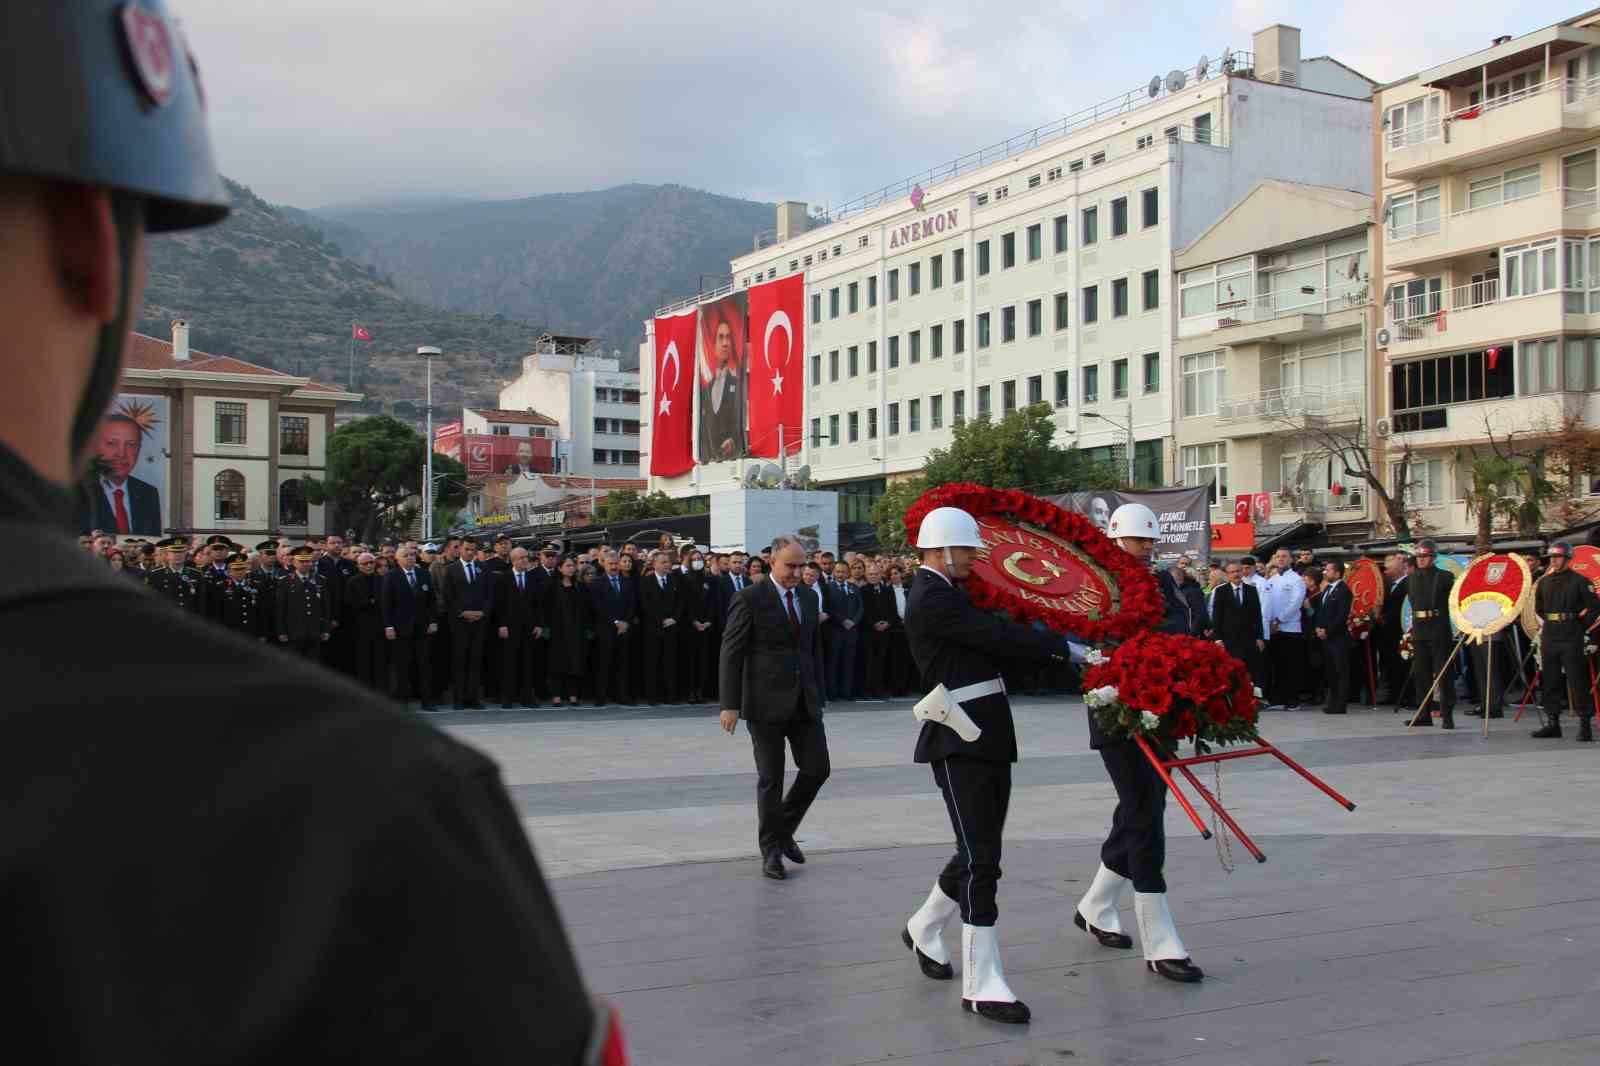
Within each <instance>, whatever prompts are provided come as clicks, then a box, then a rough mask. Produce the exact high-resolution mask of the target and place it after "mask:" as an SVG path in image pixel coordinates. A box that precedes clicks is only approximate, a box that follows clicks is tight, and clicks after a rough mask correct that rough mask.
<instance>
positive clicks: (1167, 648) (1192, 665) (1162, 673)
mask: <svg viewBox="0 0 1600 1066" xmlns="http://www.w3.org/2000/svg"><path fill="white" fill-rule="evenodd" d="M1108 685H1109V686H1111V688H1114V689H1115V690H1116V691H1115V693H1114V694H1112V693H1109V692H1108V693H1105V694H1104V696H1103V697H1101V698H1098V699H1097V698H1095V697H1096V692H1095V690H1097V689H1103V688H1104V686H1108ZM1083 690H1084V693H1085V694H1086V696H1087V697H1088V700H1087V702H1088V703H1089V704H1090V706H1091V707H1092V708H1093V709H1094V713H1095V716H1096V718H1097V719H1098V720H1099V722H1100V724H1101V726H1102V727H1103V728H1104V729H1105V730H1106V731H1107V732H1109V733H1111V734H1113V735H1133V734H1137V733H1143V734H1151V733H1156V734H1159V735H1161V736H1163V737H1170V738H1172V739H1174V740H1185V739H1187V738H1189V737H1196V738H1198V739H1199V740H1202V741H1212V742H1215V743H1219V744H1230V743H1236V742H1238V741H1242V740H1250V739H1253V738H1254V737H1255V735H1256V712H1257V709H1258V701H1257V699H1256V694H1255V685H1254V684H1253V683H1252V682H1251V680H1250V672H1249V670H1247V669H1246V668H1245V665H1244V663H1242V662H1240V661H1239V660H1238V659H1235V658H1234V657H1233V656H1231V655H1229V654H1228V653H1227V651H1226V650H1224V649H1223V648H1220V647H1218V646H1217V645H1216V644H1213V643H1212V642H1211V641H1208V640H1201V639H1199V638H1197V637H1186V636H1179V635H1177V634H1174V633H1141V634H1139V635H1138V636H1136V637H1134V638H1133V639H1132V640H1129V641H1127V642H1126V643H1124V644H1123V645H1122V646H1121V647H1119V648H1117V650H1116V651H1115V652H1113V653H1112V654H1111V656H1110V658H1109V659H1107V660H1106V661H1104V662H1102V663H1100V664H1098V665H1095V666H1091V667H1090V668H1089V669H1088V670H1087V671H1085V673H1084V675H1083ZM1141 712H1149V713H1150V714H1152V715H1155V716H1156V718H1157V719H1159V722H1157V723H1152V722H1151V721H1150V720H1149V719H1145V718H1144V717H1143V715H1142V714H1141Z"/></svg>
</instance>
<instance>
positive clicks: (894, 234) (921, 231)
mask: <svg viewBox="0 0 1600 1066" xmlns="http://www.w3.org/2000/svg"><path fill="white" fill-rule="evenodd" d="M959 210H960V208H956V207H952V208H950V209H949V210H947V211H941V212H939V213H938V214H937V215H930V216H928V217H927V218H921V219H918V220H917V221H915V222H912V223H909V224H907V225H904V226H900V227H898V228H896V229H892V230H890V231H889V247H890V248H901V247H904V246H905V245H908V244H915V243H917V242H918V241H920V240H922V239H923V238H924V237H934V236H938V235H939V234H941V233H945V232H948V231H951V230H954V229H955V228H956V227H957V226H959V225H960V216H959V215H958V214H957V212H958V211H959Z"/></svg>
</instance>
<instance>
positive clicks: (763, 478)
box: [756, 463, 783, 489]
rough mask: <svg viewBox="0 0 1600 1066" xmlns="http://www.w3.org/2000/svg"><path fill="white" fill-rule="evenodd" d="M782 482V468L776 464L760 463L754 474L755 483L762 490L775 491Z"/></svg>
mask: <svg viewBox="0 0 1600 1066" xmlns="http://www.w3.org/2000/svg"><path fill="white" fill-rule="evenodd" d="M782 481H783V467H781V466H779V465H778V464H777V463H762V464H761V466H760V467H759V468H758V470H757V473H756V482H757V484H759V485H760V486H761V487H762V488H764V489H775V488H777V487H778V485H779V484H780V483H781V482H782Z"/></svg>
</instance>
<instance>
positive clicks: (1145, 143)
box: [1133, 133, 1156, 152]
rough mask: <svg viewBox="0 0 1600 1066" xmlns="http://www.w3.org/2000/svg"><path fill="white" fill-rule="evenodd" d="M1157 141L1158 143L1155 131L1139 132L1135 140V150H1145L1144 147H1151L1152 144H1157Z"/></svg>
mask: <svg viewBox="0 0 1600 1066" xmlns="http://www.w3.org/2000/svg"><path fill="white" fill-rule="evenodd" d="M1155 143H1156V135H1155V134H1153V133H1141V134H1139V136H1138V138H1137V139H1135V140H1134V142H1133V148H1134V151H1136V152H1137V151H1143V150H1144V149H1146V148H1149V147H1150V146H1151V145H1152V144H1155Z"/></svg>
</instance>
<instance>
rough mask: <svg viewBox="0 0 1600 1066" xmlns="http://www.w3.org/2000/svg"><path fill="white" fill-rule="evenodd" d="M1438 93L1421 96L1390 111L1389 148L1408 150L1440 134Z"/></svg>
mask: <svg viewBox="0 0 1600 1066" xmlns="http://www.w3.org/2000/svg"><path fill="white" fill-rule="evenodd" d="M1439 100H1440V96H1439V94H1438V93H1429V94H1428V95H1427V96H1419V97H1417V98H1416V99H1415V100H1407V101H1406V102H1405V103H1403V104H1400V105H1398V106H1397V107H1391V108H1390V109H1389V121H1388V123H1387V125H1388V128H1389V147H1390V148H1406V147H1409V146H1410V145H1413V144H1421V143H1422V142H1423V141H1426V140H1431V139H1432V138H1433V137H1435V136H1437V135H1438V133H1439Z"/></svg>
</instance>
